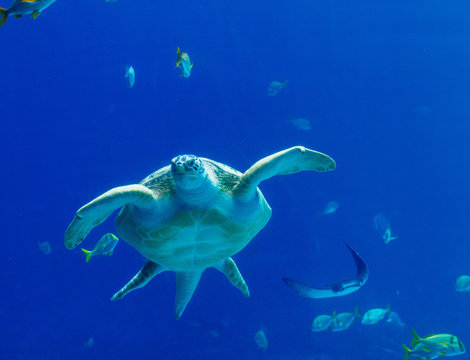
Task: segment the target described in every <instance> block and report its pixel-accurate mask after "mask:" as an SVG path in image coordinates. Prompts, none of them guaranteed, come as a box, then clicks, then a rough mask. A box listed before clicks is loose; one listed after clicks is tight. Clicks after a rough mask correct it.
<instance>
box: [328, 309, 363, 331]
mask: <svg viewBox="0 0 470 360" xmlns="http://www.w3.org/2000/svg"><path fill="white" fill-rule="evenodd" d="M356 318H361V315H360V314H359V310H358V307H357V306H356V308H355V309H354V312H353V313H350V312H344V313H339V314H338V315H333V324H332V325H331V331H334V332H336V331H344V330H347V329H349V327H350V326H351V325H352V323H353V322H354V320H356Z"/></svg>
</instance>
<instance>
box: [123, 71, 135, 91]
mask: <svg viewBox="0 0 470 360" xmlns="http://www.w3.org/2000/svg"><path fill="white" fill-rule="evenodd" d="M124 77H125V78H127V84H128V85H129V87H130V88H132V87H133V86H134V83H135V71H134V68H133V67H132V65H131V66H126V74H125V75H124Z"/></svg>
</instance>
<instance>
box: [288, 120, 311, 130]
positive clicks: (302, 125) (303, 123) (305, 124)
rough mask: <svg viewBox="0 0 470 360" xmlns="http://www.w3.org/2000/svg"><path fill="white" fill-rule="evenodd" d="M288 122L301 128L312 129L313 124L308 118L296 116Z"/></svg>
mask: <svg viewBox="0 0 470 360" xmlns="http://www.w3.org/2000/svg"><path fill="white" fill-rule="evenodd" d="M287 122H288V123H289V124H291V125H293V126H295V127H296V128H297V129H299V130H311V129H312V125H311V124H310V121H309V120H308V119H307V118H295V119H289V120H287Z"/></svg>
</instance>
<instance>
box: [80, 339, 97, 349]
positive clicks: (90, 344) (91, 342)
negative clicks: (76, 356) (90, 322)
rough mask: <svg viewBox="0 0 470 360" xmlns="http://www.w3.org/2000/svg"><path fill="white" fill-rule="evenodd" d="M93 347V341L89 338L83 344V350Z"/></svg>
mask: <svg viewBox="0 0 470 360" xmlns="http://www.w3.org/2000/svg"><path fill="white" fill-rule="evenodd" d="M94 345H95V339H93V338H92V337H90V338H89V339H88V340H87V341H86V342H84V343H83V348H84V349H89V348H91V347H93V346H94Z"/></svg>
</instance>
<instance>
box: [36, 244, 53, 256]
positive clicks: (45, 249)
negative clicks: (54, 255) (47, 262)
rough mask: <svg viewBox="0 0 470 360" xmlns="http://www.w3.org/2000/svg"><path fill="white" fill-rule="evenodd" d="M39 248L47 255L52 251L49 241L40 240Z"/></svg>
mask: <svg viewBox="0 0 470 360" xmlns="http://www.w3.org/2000/svg"><path fill="white" fill-rule="evenodd" d="M38 248H39V250H41V251H42V252H43V253H44V254H45V255H49V254H50V253H51V251H52V249H51V244H49V241H44V242H40V241H38Z"/></svg>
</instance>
